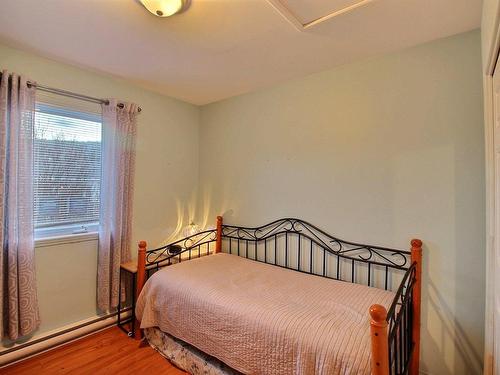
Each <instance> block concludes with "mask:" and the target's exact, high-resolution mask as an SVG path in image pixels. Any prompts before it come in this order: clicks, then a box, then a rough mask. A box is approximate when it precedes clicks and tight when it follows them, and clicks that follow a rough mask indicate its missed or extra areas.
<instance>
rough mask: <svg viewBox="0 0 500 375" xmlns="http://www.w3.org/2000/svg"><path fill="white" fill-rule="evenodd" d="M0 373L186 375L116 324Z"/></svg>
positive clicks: (6, 368)
mask: <svg viewBox="0 0 500 375" xmlns="http://www.w3.org/2000/svg"><path fill="white" fill-rule="evenodd" d="M0 373H1V374H8V375H18V374H37V375H49V374H50V375H66V374H71V375H88V374H92V375H101V374H102V375H104V374H106V375H108V374H118V373H119V374H138V373H142V374H148V375H154V374H166V375H181V374H186V373H185V372H184V371H182V370H180V369H178V368H177V367H175V366H173V365H172V364H171V363H170V362H169V361H167V360H166V359H165V358H163V357H162V356H161V355H160V354H159V353H157V352H156V351H155V350H154V349H152V348H151V347H150V346H149V345H148V344H147V343H145V342H138V341H136V340H133V339H131V338H129V337H127V336H126V335H125V334H124V333H123V332H122V331H121V330H120V329H118V328H117V327H112V328H108V329H106V330H104V331H101V332H98V333H95V334H93V335H90V336H87V337H85V338H83V339H80V340H77V341H75V342H72V343H70V344H66V345H64V346H61V347H59V348H56V349H53V350H51V351H48V352H46V353H42V354H39V355H37V356H35V357H33V358H29V359H27V360H24V361H22V362H19V363H16V364H14V365H11V366H8V367H4V368H2V369H0Z"/></svg>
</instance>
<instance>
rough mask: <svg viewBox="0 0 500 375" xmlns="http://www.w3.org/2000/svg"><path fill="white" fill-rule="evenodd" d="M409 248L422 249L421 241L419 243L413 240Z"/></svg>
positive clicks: (415, 239)
mask: <svg viewBox="0 0 500 375" xmlns="http://www.w3.org/2000/svg"><path fill="white" fill-rule="evenodd" d="M411 247H422V241H420V240H419V239H418V238H414V239H413V240H411Z"/></svg>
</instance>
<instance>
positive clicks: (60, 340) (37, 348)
mask: <svg viewBox="0 0 500 375" xmlns="http://www.w3.org/2000/svg"><path fill="white" fill-rule="evenodd" d="M121 314H123V317H124V318H126V317H129V316H130V314H131V308H130V307H128V308H125V309H122V311H121ZM117 315H118V313H117V312H114V313H112V314H107V315H103V316H100V317H98V318H92V319H89V320H84V321H81V322H78V323H76V324H73V325H71V326H68V327H67V328H64V329H61V330H58V331H55V332H53V333H48V334H47V335H45V336H42V337H38V338H36V339H32V340H30V341H28V342H26V343H24V344H20V345H15V346H14V347H12V348H9V349H5V350H3V351H1V352H0V368H2V367H4V366H7V365H10V364H12V363H14V362H18V361H21V360H24V359H27V358H29V357H31V356H34V355H37V354H40V353H42V352H45V351H48V350H51V349H54V348H56V347H58V346H61V345H64V344H67V343H68V342H70V341H74V340H77V339H79V338H82V337H83V336H86V335H89V334H92V333H94V332H96V331H99V330H101V329H104V328H107V327H109V326H112V325H113V324H116V319H117Z"/></svg>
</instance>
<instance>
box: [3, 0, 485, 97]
mask: <svg viewBox="0 0 500 375" xmlns="http://www.w3.org/2000/svg"><path fill="white" fill-rule="evenodd" d="M481 6H482V0H192V5H191V8H190V9H189V10H188V11H187V12H185V13H183V14H179V15H176V16H173V17H170V18H158V17H154V16H153V15H151V14H150V13H148V12H147V11H146V10H145V9H144V8H143V7H142V6H141V5H140V4H139V3H138V2H137V1H136V0H71V1H68V0H44V1H40V0H2V5H1V12H0V39H1V40H2V41H3V42H5V43H6V44H9V45H12V46H15V47H18V48H21V49H26V50H31V51H34V52H37V53H39V54H42V55H44V56H47V57H50V58H53V59H56V60H59V61H63V62H67V63H71V64H76V65H78V66H82V67H87V68H90V69H93V70H97V71H100V72H104V73H110V74H113V75H115V76H117V77H121V78H125V79H127V80H129V81H131V82H134V83H136V84H138V85H140V86H142V87H145V88H148V89H150V90H153V91H156V92H159V93H162V94H165V95H169V96H173V97H176V98H179V99H182V100H185V101H188V102H191V103H194V104H200V105H201V104H207V103H210V102H214V101H217V100H221V99H224V98H227V97H230V96H234V95H238V94H241V93H245V92H249V91H253V90H256V89H258V88H262V87H266V86H270V85H272V84H274V83H278V82H282V81H284V80H287V79H291V78H294V77H300V76H304V75H307V74H310V73H313V72H317V71H321V70H324V69H328V68H331V67H334V66H338V65H341V64H345V63H348V62H351V61H354V60H358V59H362V58H367V57H370V56H374V55H379V54H382V53H387V52H390V51H395V50H398V49H401V48H405V47H409V46H412V45H416V44H420V43H424V42H427V41H430V40H433V39H437V38H442V37H446V36H449V35H453V34H457V33H460V32H464V31H467V30H471V29H474V28H477V27H479V25H480V18H481ZM346 10H347V11H346ZM38 80H39V81H40V83H42V84H43V82H42V79H41V78H38Z"/></svg>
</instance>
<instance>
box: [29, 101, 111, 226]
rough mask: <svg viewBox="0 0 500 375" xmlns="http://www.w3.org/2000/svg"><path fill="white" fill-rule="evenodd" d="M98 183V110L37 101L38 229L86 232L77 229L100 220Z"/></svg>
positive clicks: (35, 147) (99, 168)
mask: <svg viewBox="0 0 500 375" xmlns="http://www.w3.org/2000/svg"><path fill="white" fill-rule="evenodd" d="M100 182H101V116H100V114H95V113H86V112H82V111H79V110H74V109H71V108H64V107H58V106H52V105H47V104H43V103H37V107H36V114H35V134H34V194H35V196H34V204H35V207H34V222H35V228H36V230H37V231H38V232H40V230H42V231H43V230H44V229H45V230H47V229H50V228H65V229H66V232H65V233H75V232H80V231H85V230H78V229H75V227H77V228H85V224H90V223H93V224H95V223H97V222H98V220H99V201H100V199H99V195H100V185H101V183H100ZM50 233H52V232H50ZM56 234H61V233H59V232H57V233H56Z"/></svg>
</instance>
